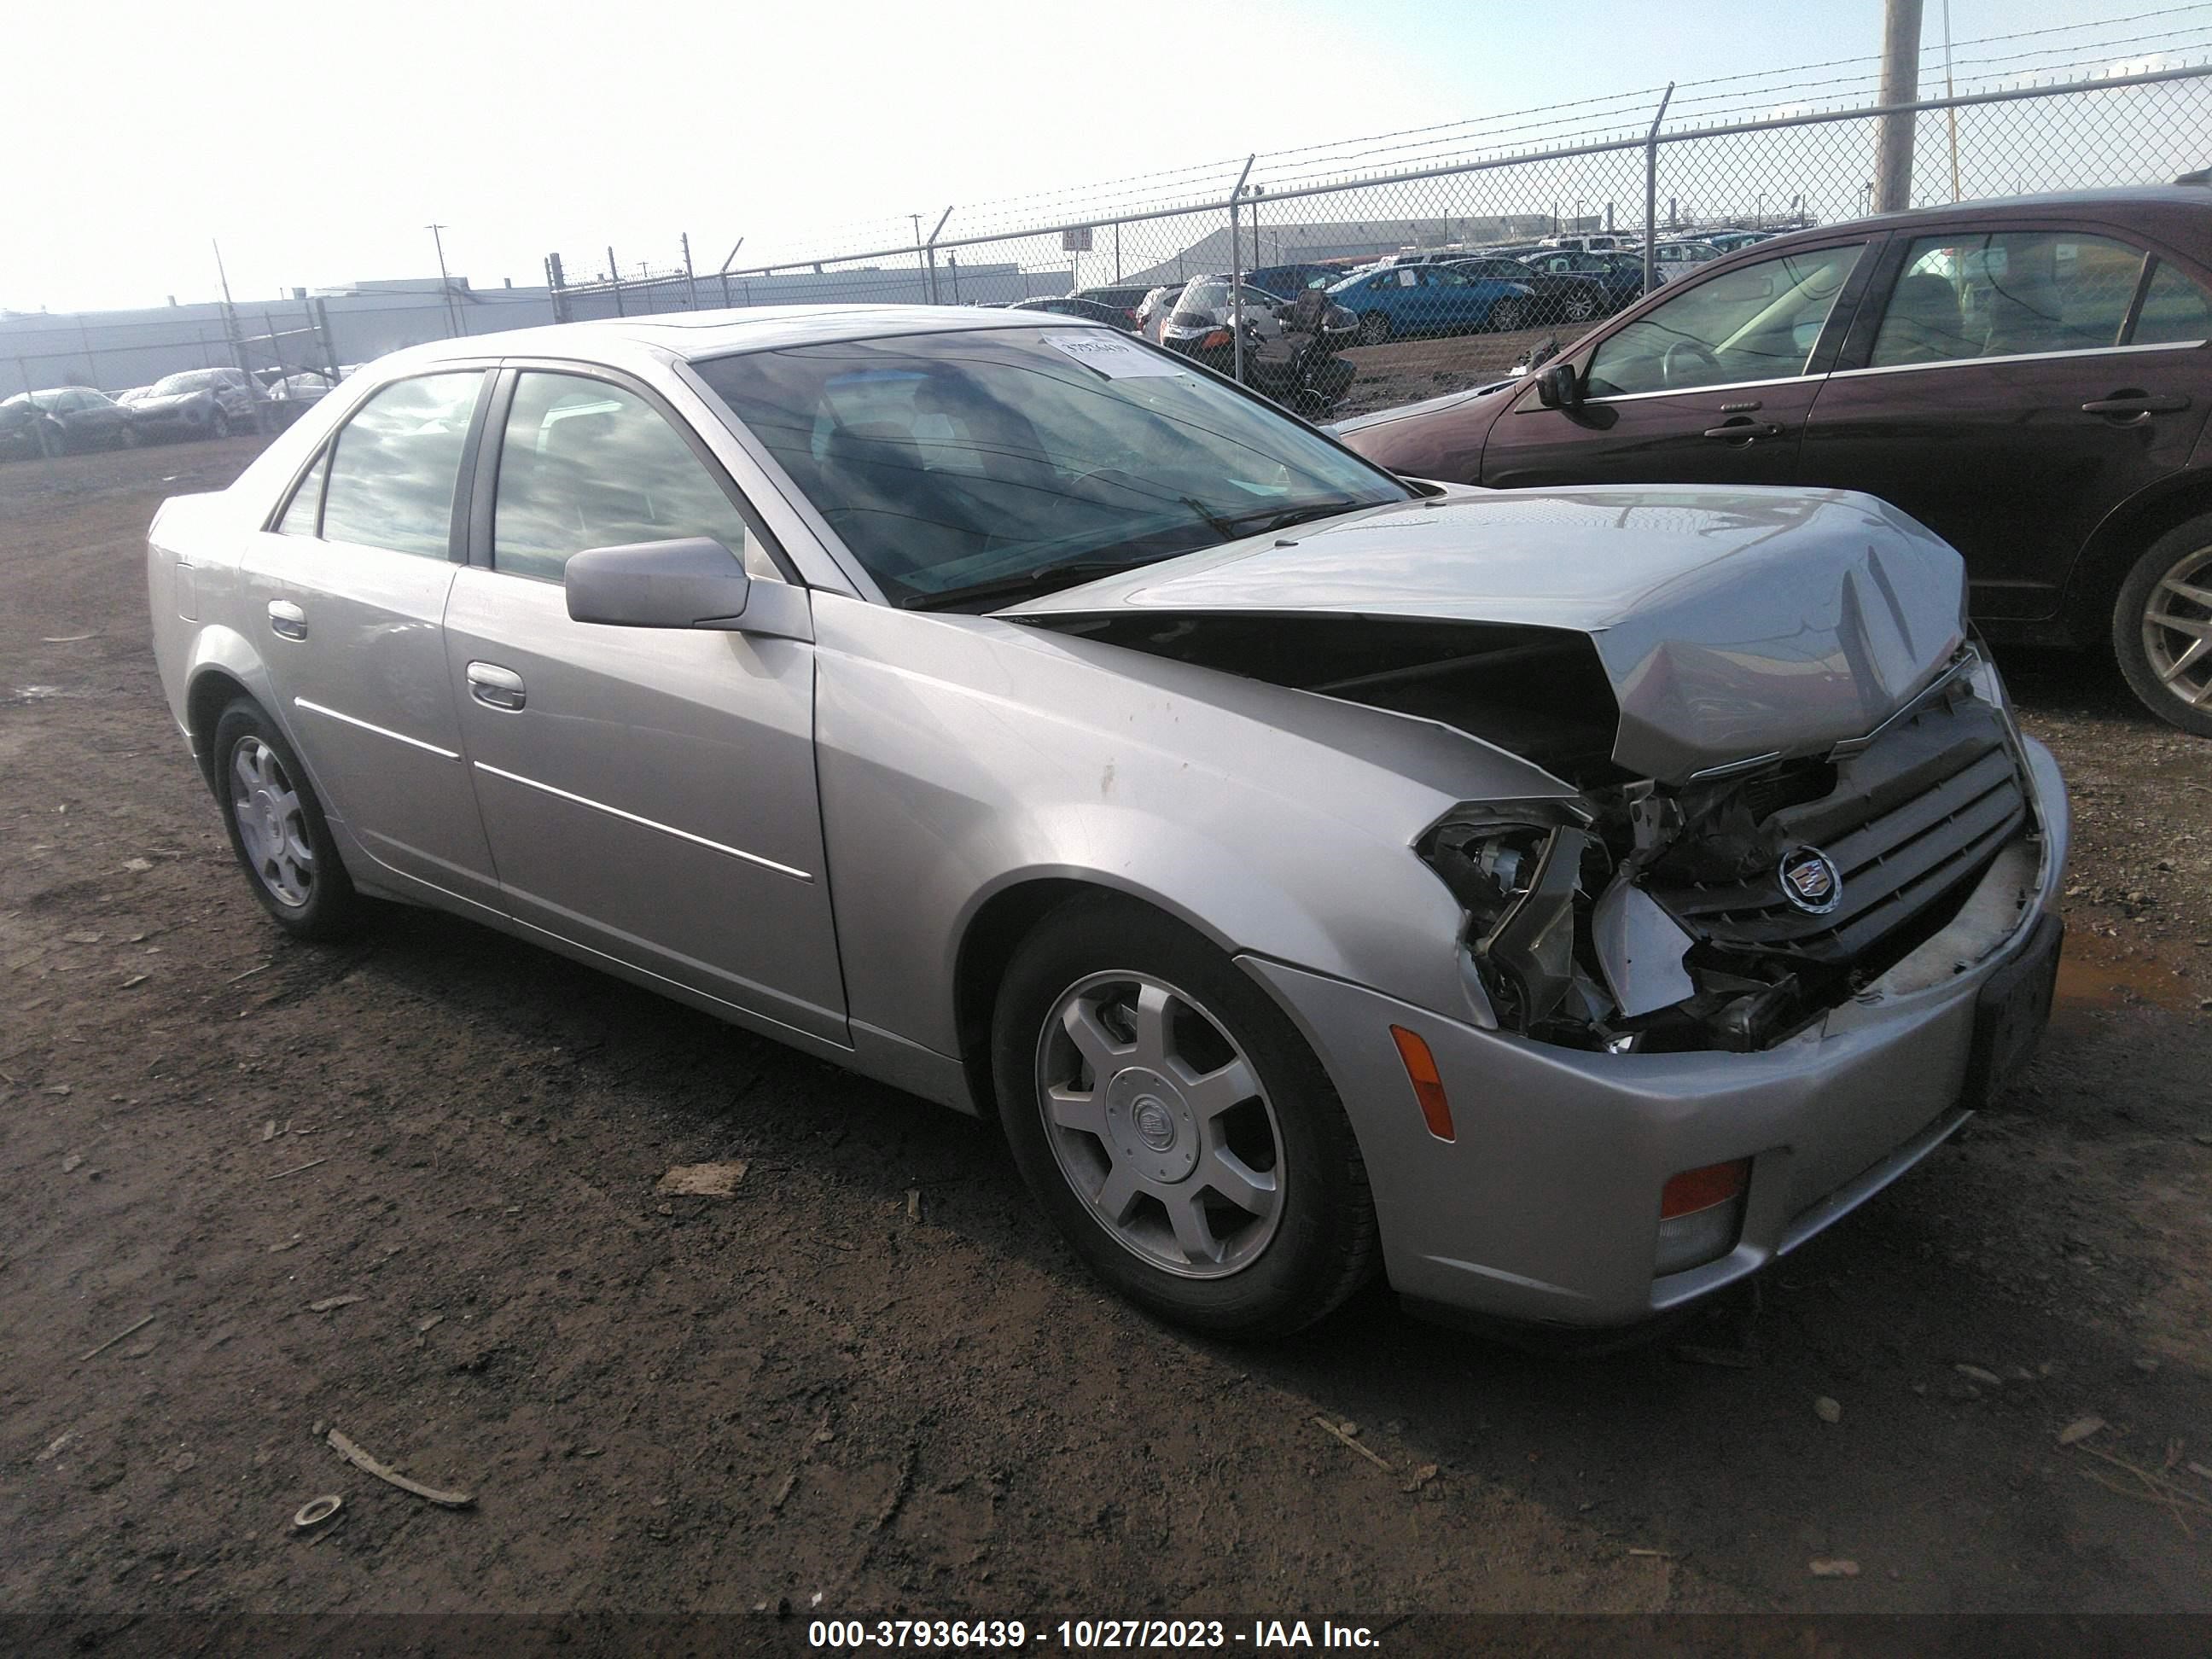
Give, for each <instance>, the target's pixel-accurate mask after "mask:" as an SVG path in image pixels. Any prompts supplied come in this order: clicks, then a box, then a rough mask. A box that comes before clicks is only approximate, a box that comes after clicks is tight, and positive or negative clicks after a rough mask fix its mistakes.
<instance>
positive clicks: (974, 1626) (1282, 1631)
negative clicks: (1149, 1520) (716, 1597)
mask: <svg viewBox="0 0 2212 1659" xmlns="http://www.w3.org/2000/svg"><path fill="white" fill-rule="evenodd" d="M806 1637H807V1644H808V1645H809V1646H810V1647H815V1648H830V1649H837V1648H853V1649H864V1648H914V1649H922V1650H936V1649H947V1648H951V1649H963V1648H980V1649H984V1650H990V1649H999V1650H1009V1649H1020V1648H1026V1647H1029V1646H1030V1645H1031V1644H1043V1643H1051V1642H1054V1641H1055V1638H1056V1645H1057V1648H1058V1649H1059V1650H1062V1651H1066V1652H1093V1651H1100V1650H1121V1651H1130V1652H1142V1651H1146V1650H1170V1649H1181V1648H1229V1647H1243V1648H1248V1649H1256V1650H1268V1649H1295V1648H1335V1649H1343V1648H1358V1649H1373V1648H1375V1647H1377V1646H1379V1645H1380V1644H1379V1643H1378V1641H1377V1639H1376V1633H1375V1632H1373V1631H1372V1630H1370V1628H1369V1627H1368V1626H1364V1625H1350V1624H1346V1625H1340V1624H1335V1623H1333V1622H1331V1621H1330V1620H1318V1621H1311V1622H1310V1621H1308V1620H1304V1619H1255V1620H1251V1621H1249V1624H1247V1625H1243V1626H1241V1627H1240V1626H1237V1625H1232V1624H1231V1623H1229V1622H1227V1621H1225V1620H1219V1619H1062V1620H1058V1621H1057V1622H1056V1623H1052V1624H1044V1625H1031V1624H1029V1623H1027V1622H1026V1621H1024V1620H1018V1619H875V1620H865V1619H816V1620H810V1621H809V1623H808V1625H807V1627H806Z"/></svg>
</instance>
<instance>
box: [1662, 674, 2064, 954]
mask: <svg viewBox="0 0 2212 1659" xmlns="http://www.w3.org/2000/svg"><path fill="white" fill-rule="evenodd" d="M1834 774H1835V784H1834V787H1832V789H1830V790H1829V791H1828V792H1827V793H1826V794H1824V795H1822V796H1820V798H1819V799H1813V800H1801V801H1797V802H1795V803H1793V804H1790V805H1784V806H1781V807H1779V808H1778V809H1776V810H1773V811H1770V812H1766V813H1765V814H1763V815H1760V816H1759V817H1758V818H1757V824H1758V830H1757V835H1756V838H1755V839H1756V843H1757V846H1758V849H1759V850H1758V852H1757V854H1756V857H1757V859H1758V861H1759V862H1758V867H1757V868H1755V869H1750V870H1745V869H1741V868H1740V869H1739V870H1738V871H1737V872H1735V873H1733V874H1731V875H1730V876H1728V877H1725V878H1718V879H1692V880H1680V881H1674V882H1669V881H1667V880H1665V879H1664V878H1657V879H1653V880H1651V881H1650V882H1649V883H1648V886H1649V887H1650V892H1651V895H1652V896H1653V897H1654V898H1656V899H1657V900H1658V901H1659V902H1661V903H1662V904H1663V905H1664V906H1666V907H1667V908H1668V910H1669V911H1671V912H1672V913H1673V915H1674V917H1675V919H1676V920H1677V921H1680V923H1681V924H1682V926H1683V927H1685V928H1686V930H1688V931H1689V933H1691V934H1692V936H1693V937H1695V938H1697V939H1699V940H1701V941H1703V942H1704V943H1705V944H1707V945H1713V946H1716V947H1718V948H1719V949H1722V950H1724V951H1749V952H1753V953H1755V954H1762V955H1782V956H1787V957H1796V958H1798V959H1801V960H1803V961H1807V962H1812V963H1822V964H1827V965H1841V964H1843V963H1853V962H1857V961H1859V960H1860V959H1861V958H1863V957H1865V956H1866V955H1867V954H1868V953H1869V951H1874V950H1875V949H1876V948H1877V947H1878V946H1880V945H1881V943H1882V941H1883V940H1884V939H1887V938H1889V937H1890V936H1891V935H1893V934H1894V933H1897V932H1898V931H1899V930H1900V929H1902V928H1905V927H1907V926H1908V925H1909V924H1911V923H1912V922H1914V921H1916V920H1927V918H1926V917H1925V915H1924V913H1926V912H1927V911H1928V909H1929V907H1930V906H1932V905H1935V904H1936V903H1937V902H1939V901H1942V900H1943V899H1944V898H1946V896H1953V895H1961V896H1962V890H1963V887H1964V885H1965V884H1966V882H1967V881H1969V880H1970V879H1971V878H1973V877H1975V876H1977V875H1978V874H1979V873H1980V872H1981V871H1982V870H1983V869H1984V867H1985V866H1987V864H1988V863H1989V861H1990V859H1992V858H1993V857H1995V856H1996V852H1997V849H1998V848H2001V847H2002V846H2003V845H2004V844H2005V842H2008V840H2010V839H2011V838H2012V837H2013V836H2015V835H2016V834H2018V833H2019V831H2020V829H2021V826H2022V825H2023V824H2024V823H2026V822H2027V797H2026V795H2025V793H2024V792H2023V790H2022V787H2021V778H2020V772H2019V768H2018V765H2017V763H2015V760H2014V757H2013V751H2012V749H2011V747H2010V745H2009V744H2008V742H2007V741H2006V733H2005V728H2004V720H2003V716H2002V715H2001V714H1999V713H1998V712H1997V711H1996V709H1995V708H1991V707H1990V705H1989V704H1987V703H1984V702H1980V701H1978V699H1975V698H1972V697H1970V696H1966V695H1965V694H1964V692H1963V690H1962V691H1961V692H1960V694H1958V695H1956V696H1954V697H1953V698H1952V699H1951V700H1949V701H1948V702H1937V703H1936V704H1933V705H1931V706H1930V707H1929V708H1924V709H1923V710H1921V711H1920V712H1919V713H1917V714H1915V715H1914V716H1912V717H1911V719H1909V720H1901V721H1899V723H1898V725H1897V726H1895V727H1893V728H1892V729H1891V730H1889V731H1886V732H1883V733H1882V734H1881V737H1880V738H1877V739H1876V740H1875V742H1874V743H1873V744H1870V745H1869V747H1868V748H1866V749H1864V750H1861V751H1860V752H1859V753H1857V754H1856V755H1853V756H1850V757H1848V758H1846V759H1843V760H1840V761H1838V762H1837V763H1835V769H1834ZM1741 792H1742V793H1743V794H1744V795H1745V796H1746V797H1747V799H1750V800H1753V801H1759V802H1761V803H1762V804H1763V803H1764V801H1765V800H1770V799H1774V798H1775V793H1776V792H1775V791H1774V790H1773V789H1772V787H1771V784H1768V783H1764V782H1762V781H1759V780H1751V781H1747V782H1746V783H1745V784H1743V785H1742V786H1741ZM1783 793H1784V795H1785V796H1786V794H1787V793H1790V792H1787V791H1784V792H1783ZM1798 847H1813V848H1818V849H1819V850H1820V851H1821V852H1823V853H1825V854H1827V855H1828V858H1829V859H1830V860H1831V861H1832V863H1833V864H1834V865H1835V866H1836V868H1837V870H1838V872H1840V873H1841V875H1842V878H1843V888H1842V894H1841V896H1840V897H1839V899H1838V902H1837V905H1836V908H1834V909H1833V910H1832V911H1830V912H1829V913H1828V914H1827V915H1808V914H1807V913H1806V912H1805V911H1803V910H1801V909H1799V908H1796V906H1795V905H1793V904H1791V903H1790V902H1789V901H1787V900H1786V899H1784V897H1783V895H1782V884H1781V878H1780V873H1779V866H1780V862H1781V860H1782V858H1783V856H1784V854H1787V853H1789V852H1790V851H1791V850H1792V849H1793V848H1798ZM1770 854H1771V856H1770ZM1656 875H1658V872H1655V876H1656ZM1946 919H1948V918H1946ZM1941 925H1942V923H1941V920H1935V921H1933V922H1932V926H1931V927H1929V928H1925V929H1915V930H1914V931H1915V932H1916V933H1920V932H1924V931H1932V927H1934V926H1941Z"/></svg>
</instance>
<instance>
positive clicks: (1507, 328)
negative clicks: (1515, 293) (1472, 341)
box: [1490, 300, 1521, 334]
mask: <svg viewBox="0 0 2212 1659" xmlns="http://www.w3.org/2000/svg"><path fill="white" fill-rule="evenodd" d="M1490 325H1491V327H1492V328H1493V329H1495V330H1497V331H1498V333H1500V334H1510V333H1511V332H1513V331H1514V330H1515V329H1516V328H1518V327H1520V326H1521V302H1520V301H1518V300H1500V301H1498V303H1497V304H1496V305H1494V306H1492V307H1491V308H1490Z"/></svg>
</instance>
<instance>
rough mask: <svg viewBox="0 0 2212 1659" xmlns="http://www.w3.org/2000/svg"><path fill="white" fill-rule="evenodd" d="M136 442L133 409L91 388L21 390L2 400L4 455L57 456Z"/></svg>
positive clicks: (0, 442)
mask: <svg viewBox="0 0 2212 1659" xmlns="http://www.w3.org/2000/svg"><path fill="white" fill-rule="evenodd" d="M137 441H138V428H137V423H136V422H135V421H134V420H133V419H132V416H131V410H129V409H127V408H125V406H124V405H123V404H118V403H117V402H116V401H115V400H114V399H113V398H110V397H109V396H108V395H107V394H106V392H95V391H94V390H93V389H92V388H91V387H90V386H52V387H49V388H48V389H47V390H46V391H44V392H17V393H16V394H15V396H14V397H12V398H6V399H4V400H0V453H5V454H15V455H58V454H60V453H62V452H63V451H64V450H67V449H127V448H129V447H131V446H132V445H134V444H136V443H137Z"/></svg>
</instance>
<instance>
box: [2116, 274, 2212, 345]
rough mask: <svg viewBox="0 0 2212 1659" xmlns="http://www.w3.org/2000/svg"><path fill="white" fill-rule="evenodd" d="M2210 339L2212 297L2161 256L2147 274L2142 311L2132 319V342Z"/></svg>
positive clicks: (2148, 343)
mask: <svg viewBox="0 0 2212 1659" xmlns="http://www.w3.org/2000/svg"><path fill="white" fill-rule="evenodd" d="M2207 339H2212V300H2208V299H2207V298H2206V297H2205V293H2204V290H2203V289H2201V288H2199V287H2197V284H2196V283H2192V282H2191V281H2190V280H2189V278H2188V277H2186V276H2183V275H2182V274H2181V272H2180V271H2179V270H2175V269H2174V267H2173V266H2172V265H2170V264H2167V263H2166V261H2165V260H2163V259H2160V261H2159V262H2158V265H2157V269H2155V270H2153V271H2152V272H2151V274H2150V287H2149V289H2148V290H2147V291H2146V292H2145V293H2144V295H2143V304H2142V315H2141V316H2140V317H2138V318H2137V319H2136V331H2135V333H2134V335H2133V336H2132V337H2131V338H2130V344H2133V345H2171V344H2175V343H2180V342H2183V341H2196V340H2207Z"/></svg>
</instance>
